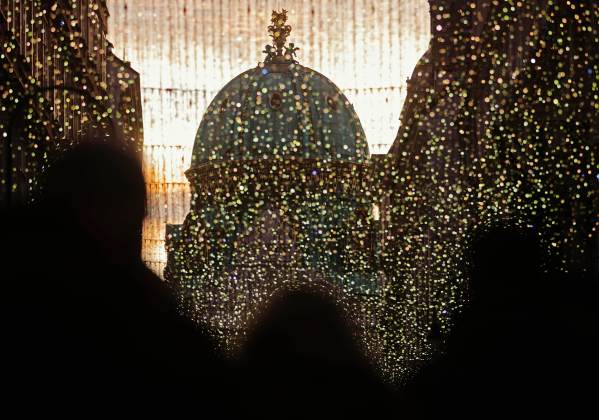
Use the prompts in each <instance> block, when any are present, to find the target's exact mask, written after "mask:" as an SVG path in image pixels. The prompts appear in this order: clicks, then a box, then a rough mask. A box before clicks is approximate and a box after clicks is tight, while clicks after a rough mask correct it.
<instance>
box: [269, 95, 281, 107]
mask: <svg viewBox="0 0 599 420" xmlns="http://www.w3.org/2000/svg"><path fill="white" fill-rule="evenodd" d="M282 105H283V97H282V96H281V94H280V93H279V92H274V93H272V94H271V95H270V107H271V108H272V109H280V108H281V106H282Z"/></svg>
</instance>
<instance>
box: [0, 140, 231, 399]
mask: <svg viewBox="0 0 599 420" xmlns="http://www.w3.org/2000/svg"><path fill="white" fill-rule="evenodd" d="M145 205H146V192H145V184H144V178H143V173H142V166H141V162H140V160H139V159H138V158H137V157H136V156H134V155H132V154H130V153H128V152H125V151H123V150H122V149H121V148H120V147H119V146H118V145H116V144H112V143H105V142H95V141H92V140H90V141H88V142H86V143H85V144H81V145H79V146H76V147H74V148H73V149H72V150H71V151H69V152H67V153H66V154H65V155H64V156H63V157H62V158H61V159H59V160H58V161H57V162H55V163H54V164H53V165H52V166H51V167H50V168H49V169H48V170H47V172H46V177H45V184H44V188H43V193H42V194H41V196H40V197H39V199H38V200H37V202H36V203H35V204H33V205H31V206H28V207H26V208H24V209H20V210H19V211H18V212H13V213H12V214H11V215H10V216H9V217H8V218H7V220H10V223H8V222H5V225H7V226H6V227H7V231H6V232H7V236H5V238H4V241H3V242H4V243H3V247H4V248H5V250H7V251H6V253H5V254H4V255H5V256H8V258H7V261H9V265H10V267H11V268H12V269H11V270H10V272H11V274H10V281H8V282H5V284H4V287H5V291H6V292H8V295H9V296H11V302H10V305H8V306H6V307H5V309H6V310H7V312H6V313H5V316H4V317H3V320H4V322H5V323H6V324H10V327H9V330H10V334H11V338H12V339H11V340H10V341H9V343H10V346H9V347H10V349H9V352H10V353H11V356H12V358H11V359H12V368H11V369H10V370H11V372H10V375H9V377H10V378H12V379H13V380H14V381H15V383H16V384H18V386H16V387H15V388H14V390H15V393H16V397H20V396H27V398H31V396H32V395H35V396H38V397H41V396H43V397H44V398H45V399H47V400H53V403H57V401H64V399H63V398H59V395H69V396H70V398H69V401H71V402H72V401H79V402H81V403H82V404H83V402H85V403H86V405H87V404H98V403H99V400H101V404H102V405H106V404H110V403H111V402H113V401H116V400H121V401H123V400H125V401H127V402H128V403H129V404H134V401H137V402H139V401H140V400H144V401H147V400H148V398H150V400H152V396H155V397H156V398H155V399H154V400H153V403H154V404H156V403H157V402H162V403H164V404H170V403H171V402H172V401H173V400H174V399H179V398H183V396H184V395H194V400H195V402H196V403H197V402H204V403H206V404H207V405H209V402H210V401H216V399H217V398H219V393H220V392H221V391H222V389H221V384H222V383H223V381H224V380H225V379H224V378H225V377H226V366H225V363H224V361H223V359H222V357H221V356H220V355H219V354H218V353H217V352H216V351H215V350H214V346H213V343H212V341H211V340H210V339H209V338H208V335H207V334H206V333H205V332H204V331H203V330H202V329H200V328H199V327H197V326H196V325H195V324H193V323H191V322H190V321H188V320H186V319H184V318H183V317H181V316H179V313H178V309H177V301H176V299H175V297H174V295H173V294H172V293H171V290H170V289H169V288H168V287H167V285H166V284H165V283H164V282H162V281H161V280H160V279H159V278H158V277H157V276H156V275H154V274H153V273H152V272H151V271H150V270H149V269H148V268H147V267H146V266H145V265H144V263H143V262H142V259H141V230H142V224H143V219H144V217H145ZM7 317H10V319H9V318H7ZM19 390H20V391H19ZM51 397H56V398H51ZM192 403H193V402H192V400H191V399H189V404H192Z"/></svg>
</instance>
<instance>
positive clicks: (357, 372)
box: [242, 291, 386, 418]
mask: <svg viewBox="0 0 599 420" xmlns="http://www.w3.org/2000/svg"><path fill="white" fill-rule="evenodd" d="M243 361H244V363H245V366H246V369H247V370H246V371H245V380H244V382H245V383H246V388H245V389H243V390H242V392H243V393H247V394H248V397H249V398H250V399H251V400H252V402H253V403H254V404H255V407H261V408H260V409H258V411H257V412H259V413H260V414H261V415H264V413H265V412H266V414H268V415H271V414H275V413H278V416H280V417H279V418H281V417H285V418H309V417H313V416H314V415H317V414H318V413H320V414H322V413H323V411H322V410H325V411H326V412H331V413H333V412H336V413H337V414H342V413H346V412H351V411H352V410H353V409H357V410H361V409H365V408H368V409H369V410H376V409H379V408H380V407H381V404H382V403H381V401H384V400H385V398H386V394H385V392H386V389H385V387H384V386H383V385H382V382H380V381H379V379H378V377H377V376H376V375H375V374H374V372H373V371H371V370H370V366H368V362H367V361H366V357H365V356H364V355H363V354H362V352H361V351H360V348H359V346H358V345H357V343H356V342H355V341H354V336H353V333H352V330H351V328H350V327H349V325H348V323H347V322H346V320H345V317H344V316H343V312H342V311H341V310H340V309H339V308H338V306H337V305H336V304H335V303H334V302H333V301H331V300H329V299H327V298H326V297H323V296H321V295H319V294H316V293H312V292H309V291H292V292H287V293H284V294H282V295H281V296H279V297H278V298H277V299H275V301H274V302H273V303H272V305H271V306H270V308H269V310H268V311H267V312H266V314H265V315H264V316H263V317H262V318H261V319H260V320H259V322H258V323H257V326H256V328H255V329H254V331H253V333H251V334H250V337H249V340H248V344H247V346H246V349H245V352H244V354H243ZM248 382H249V383H248ZM277 407H278V408H277ZM315 407H324V408H322V409H320V408H319V409H318V410H320V411H319V412H318V411H316V409H315ZM279 409H281V410H283V411H278V410H279ZM269 410H273V411H269Z"/></svg>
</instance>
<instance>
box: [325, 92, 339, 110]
mask: <svg viewBox="0 0 599 420" xmlns="http://www.w3.org/2000/svg"><path fill="white" fill-rule="evenodd" d="M327 105H328V106H329V108H331V109H332V110H333V111H337V101H336V100H335V99H333V98H332V97H330V96H327Z"/></svg>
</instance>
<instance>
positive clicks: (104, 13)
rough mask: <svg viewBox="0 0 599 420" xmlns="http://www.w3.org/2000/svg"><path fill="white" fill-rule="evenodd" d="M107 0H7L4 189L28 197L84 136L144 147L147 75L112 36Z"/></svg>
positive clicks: (17, 200) (1, 46)
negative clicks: (142, 78)
mask: <svg viewBox="0 0 599 420" xmlns="http://www.w3.org/2000/svg"><path fill="white" fill-rule="evenodd" d="M108 18H109V13H108V9H107V7H106V2H105V1H103V0H62V1H46V0H33V1H26V0H2V1H1V2H0V88H1V92H2V95H1V97H0V106H1V107H0V134H1V135H2V140H3V141H2V148H1V149H0V154H1V155H2V159H1V161H0V174H1V183H0V192H1V197H2V198H1V201H2V206H3V207H11V206H14V205H19V204H23V203H26V202H27V201H28V200H30V199H31V196H32V194H33V193H35V191H36V185H37V182H38V179H39V176H40V174H41V173H42V172H43V170H44V168H45V167H46V166H47V165H48V164H50V163H51V162H52V160H53V159H55V158H56V157H58V156H59V155H60V153H62V152H63V151H65V150H68V148H70V147H72V146H73V145H75V144H77V143H78V142H80V141H82V140H84V139H90V138H95V139H109V138H110V139H115V138H116V139H118V141H120V142H121V143H122V144H123V147H126V148H129V149H133V150H136V151H141V147H142V142H143V138H142V137H143V126H142V117H141V99H140V86H139V74H138V73H137V72H136V71H135V70H133V69H132V68H131V67H130V65H129V64H128V63H125V62H123V61H122V60H120V59H118V58H117V57H116V56H115V55H114V54H113V53H112V51H111V46H110V43H109V42H108V41H107V39H106V33H107V28H108V26H107V25H108Z"/></svg>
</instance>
